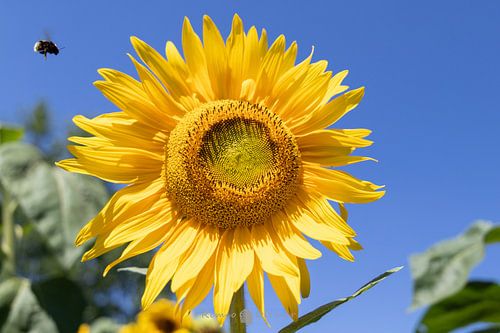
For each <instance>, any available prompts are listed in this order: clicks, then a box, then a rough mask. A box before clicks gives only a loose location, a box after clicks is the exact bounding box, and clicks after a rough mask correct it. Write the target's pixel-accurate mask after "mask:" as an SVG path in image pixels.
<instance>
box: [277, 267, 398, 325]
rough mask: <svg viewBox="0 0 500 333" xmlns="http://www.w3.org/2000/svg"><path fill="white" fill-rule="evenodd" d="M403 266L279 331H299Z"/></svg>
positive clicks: (387, 272) (383, 274) (391, 270)
mask: <svg viewBox="0 0 500 333" xmlns="http://www.w3.org/2000/svg"><path fill="white" fill-rule="evenodd" d="M401 268H403V267H395V268H393V269H390V270H388V271H386V272H384V273H382V274H380V275H379V276H377V277H376V278H374V279H373V280H371V281H370V282H368V283H367V284H365V285H364V286H362V287H361V288H359V289H358V290H357V291H356V292H355V293H354V294H352V295H351V296H348V297H344V298H340V299H338V300H335V301H333V302H330V303H327V304H324V305H322V306H320V307H319V308H316V309H314V310H313V311H311V312H309V313H307V314H305V315H303V316H301V317H299V319H298V320H297V321H294V322H293V323H291V324H290V325H288V326H286V327H284V328H282V329H281V330H280V331H279V333H294V332H297V331H298V330H299V329H301V328H303V327H304V326H307V325H310V324H312V323H314V322H317V321H318V320H320V319H321V318H322V317H323V316H324V315H326V314H327V313H328V312H330V311H332V310H333V309H335V308H336V307H337V306H339V305H341V304H344V303H345V302H347V301H350V300H351V299H353V298H355V297H358V296H359V295H361V294H362V293H364V292H365V291H367V290H368V289H370V288H372V287H374V286H375V285H376V284H378V283H379V282H381V281H382V280H384V279H385V278H387V277H388V276H389V275H391V274H393V273H396V272H397V271H399V270H400V269H401Z"/></svg>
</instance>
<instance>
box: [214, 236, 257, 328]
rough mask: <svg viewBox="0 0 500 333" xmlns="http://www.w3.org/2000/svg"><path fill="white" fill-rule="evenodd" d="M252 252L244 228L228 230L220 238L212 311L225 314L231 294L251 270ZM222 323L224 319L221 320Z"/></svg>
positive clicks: (248, 237) (249, 238)
mask: <svg viewBox="0 0 500 333" xmlns="http://www.w3.org/2000/svg"><path fill="white" fill-rule="evenodd" d="M253 261H254V251H253V249H252V246H251V234H250V231H249V230H248V229H247V228H246V227H237V228H235V229H234V231H233V230H230V231H229V230H228V231H226V232H225V233H224V235H223V236H222V238H221V241H220V245H219V250H218V252H217V257H216V271H215V285H214V310H215V312H216V313H218V314H227V312H228V311H229V306H230V304H231V299H232V297H233V294H234V293H235V292H236V291H237V290H238V289H239V288H240V287H241V286H242V285H243V282H244V281H245V280H246V278H247V277H248V275H249V274H250V273H251V271H252V269H253ZM221 319H222V322H223V319H224V318H221Z"/></svg>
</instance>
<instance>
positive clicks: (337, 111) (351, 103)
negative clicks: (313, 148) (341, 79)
mask: <svg viewBox="0 0 500 333" xmlns="http://www.w3.org/2000/svg"><path fill="white" fill-rule="evenodd" d="M363 95H364V87H361V88H358V89H354V90H351V91H349V92H347V93H345V94H343V95H340V96H339V97H337V98H335V99H333V100H332V101H331V102H330V103H328V104H326V105H325V106H324V107H323V108H321V109H319V110H317V111H315V112H314V113H313V114H312V115H311V117H309V118H307V119H304V121H303V122H302V123H297V124H296V125H294V126H293V127H292V128H291V130H292V132H293V133H295V134H296V135H299V134H305V133H309V132H313V131H316V130H319V129H323V128H326V127H328V126H330V125H332V124H333V123H335V122H336V121H337V120H339V119H340V118H342V117H343V116H344V115H345V114H346V113H347V112H349V111H351V110H352V109H354V108H355V107H356V106H358V104H359V102H360V101H361V99H362V98H363Z"/></svg>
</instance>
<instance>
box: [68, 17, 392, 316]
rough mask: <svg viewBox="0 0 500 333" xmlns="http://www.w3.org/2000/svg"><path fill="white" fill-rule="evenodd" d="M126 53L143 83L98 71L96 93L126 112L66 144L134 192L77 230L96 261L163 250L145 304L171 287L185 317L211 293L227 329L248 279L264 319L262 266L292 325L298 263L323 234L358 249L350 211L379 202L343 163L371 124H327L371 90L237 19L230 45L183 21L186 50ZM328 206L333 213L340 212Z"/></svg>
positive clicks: (344, 253) (343, 249) (301, 273)
mask: <svg viewBox="0 0 500 333" xmlns="http://www.w3.org/2000/svg"><path fill="white" fill-rule="evenodd" d="M131 42H132V45H133V47H134V49H135V51H136V52H137V54H138V56H139V58H140V59H141V60H142V62H143V63H144V65H143V64H141V63H140V62H138V61H137V60H136V59H135V58H134V57H133V56H130V58H131V60H132V62H133V64H134V66H135V68H136V70H137V72H138V77H139V79H138V80H136V79H134V78H132V77H130V76H128V75H127V74H124V73H121V72H118V71H116V70H112V69H101V70H99V73H100V74H101V75H102V76H103V78H104V80H103V81H97V82H96V83H95V85H96V87H97V88H99V89H100V90H101V91H102V93H103V94H104V95H105V96H106V97H107V98H108V99H109V100H111V101H112V102H113V103H114V104H116V105H117V106H118V108H119V109H120V110H121V111H119V112H114V113H107V114H103V115H101V116H98V117H96V118H94V119H87V118H85V117H83V116H76V117H75V118H74V122H75V123H76V124H77V125H78V126H79V127H80V128H82V129H83V130H85V131H87V132H88V133H90V134H92V135H94V136H93V137H71V138H69V140H70V141H72V142H74V143H76V144H77V145H75V146H69V150H70V151H71V153H72V154H73V155H74V156H75V158H71V159H67V160H64V161H61V162H59V163H58V165H59V166H60V167H62V168H64V169H66V170H68V171H72V172H79V173H83V174H90V175H94V176H97V177H99V178H101V179H104V180H107V181H110V182H114V183H123V184H128V186H127V187H125V188H123V189H121V190H119V191H118V192H117V193H116V194H115V195H114V196H113V197H112V198H111V199H110V201H109V202H108V204H107V205H106V206H105V207H104V208H103V210H102V211H101V212H100V213H99V214H98V215H97V216H96V217H95V218H94V219H93V220H92V221H90V222H89V223H88V224H87V225H86V226H85V227H84V228H83V229H82V230H81V232H80V233H79V235H78V237H77V239H76V244H77V245H81V244H83V243H84V242H86V241H87V240H89V239H92V238H94V237H95V238H96V241H95V244H94V246H93V247H92V248H91V249H90V250H89V251H88V252H87V253H85V255H84V256H83V260H90V259H93V258H95V257H97V256H100V255H101V254H103V253H105V252H108V251H110V250H112V249H115V248H117V247H119V246H122V245H124V244H128V245H127V247H126V248H125V249H124V251H123V253H122V255H121V256H120V257H119V258H118V259H117V260H115V261H114V262H112V263H111V264H110V265H109V266H108V267H107V268H106V270H105V272H104V273H105V274H106V273H108V271H109V270H110V269H111V268H112V267H113V266H115V265H116V264H118V263H120V262H122V261H124V260H126V259H128V258H131V257H133V256H136V255H139V254H141V253H144V252H146V251H150V250H153V249H155V248H158V247H159V250H158V251H157V252H156V253H155V255H154V257H153V259H152V261H151V263H150V265H149V268H148V272H147V276H146V288H145V292H144V295H143V298H142V305H143V307H144V308H147V307H148V306H149V305H150V304H151V303H152V302H153V301H154V299H155V298H156V297H157V296H158V294H159V293H160V292H161V290H162V289H163V288H164V287H165V285H166V284H167V283H168V282H169V281H170V282H171V289H172V291H173V292H174V293H175V294H176V295H177V302H178V305H179V306H181V310H182V312H183V313H185V312H188V311H191V310H192V309H193V308H194V307H196V306H197V305H198V304H199V303H200V302H201V301H202V300H203V299H204V298H205V297H206V296H207V294H208V293H209V291H210V290H211V289H212V287H213V303H214V310H215V313H216V314H217V318H218V320H219V321H220V322H221V323H222V322H223V321H224V318H225V314H227V313H228V310H229V306H230V303H231V299H232V297H233V294H234V293H235V292H236V291H237V290H238V289H239V288H240V287H241V286H242V285H243V283H244V282H245V281H246V282H247V284H248V289H249V292H250V295H251V297H252V299H253V300H254V302H255V304H256V306H257V308H258V309H259V311H260V312H261V314H262V316H264V313H265V310H264V276H263V274H264V272H265V273H267V276H268V277H269V280H270V282H271V285H272V287H273V289H274V290H275V291H276V293H277V295H278V297H279V299H280V300H281V302H282V304H283V305H284V307H285V308H286V310H287V311H288V313H289V314H290V316H291V317H292V318H294V319H296V318H297V315H298V304H299V303H300V302H301V298H302V297H307V296H308V294H309V289H310V286H309V273H308V270H307V267H306V264H305V260H304V259H317V258H319V257H320V256H321V252H320V251H319V250H317V249H316V248H314V247H313V246H312V245H311V244H310V243H309V241H308V240H307V239H306V238H305V237H304V235H305V236H308V237H310V238H312V239H315V240H319V241H320V242H321V243H322V244H323V245H324V246H326V247H327V248H328V249H330V250H332V251H335V252H336V253H337V254H338V255H339V256H341V257H342V258H344V259H346V260H353V256H352V254H351V252H350V250H358V249H361V246H360V245H359V244H358V243H357V242H356V241H355V240H354V238H353V237H355V235H356V233H355V232H354V231H353V229H351V228H350V227H349V225H348V224H347V222H346V221H347V212H346V209H345V207H344V204H345V203H366V202H371V201H374V200H376V199H379V198H380V197H382V196H383V194H384V192H383V191H378V190H379V189H380V186H377V185H374V184H373V183H371V182H368V181H363V180H359V179H357V178H355V177H353V176H351V175H350V174H348V173H346V172H344V171H339V170H336V169H335V168H337V167H340V166H344V165H348V164H352V163H357V162H361V161H365V160H368V159H370V158H367V157H361V156H352V155H351V153H352V152H353V151H354V150H355V149H357V148H361V147H366V146H369V145H370V144H371V143H372V142H371V141H369V140H367V139H365V137H366V136H368V135H369V134H370V131H369V130H366V129H326V128H327V127H329V126H330V125H332V124H333V123H335V122H336V121H337V120H339V119H340V118H341V117H343V116H344V115H345V114H346V113H348V112H349V111H351V110H352V109H354V108H355V107H356V106H357V105H358V103H359V102H360V100H361V98H362V97H363V92H364V89H363V88H358V89H354V90H351V91H348V92H345V90H347V89H348V87H347V86H345V85H342V81H343V79H344V78H345V77H346V75H347V71H342V72H339V73H337V74H335V75H333V74H332V72H330V71H327V70H326V68H327V62H326V61H323V60H322V61H318V62H311V59H312V53H311V55H310V56H309V57H307V58H306V59H305V60H303V61H302V62H300V63H298V64H296V55H297V44H296V43H295V42H293V43H292V44H291V45H290V46H289V47H288V48H287V47H286V42H285V37H284V36H283V35H281V36H279V37H278V38H277V39H276V40H275V41H274V42H273V43H272V44H271V46H270V47H269V46H268V41H267V34H266V31H265V30H262V32H261V33H260V36H259V34H258V32H257V30H256V28H255V27H251V28H250V29H249V30H248V31H247V32H245V30H244V29H243V24H242V21H241V19H240V18H239V17H238V16H237V15H235V16H234V19H233V25H232V30H231V33H230V34H229V37H228V38H227V40H224V39H223V38H222V36H221V35H220V33H219V30H218V29H217V27H216V26H215V24H214V23H213V22H212V20H211V19H210V17H208V16H205V17H204V20H203V42H202V41H201V40H200V38H199V37H198V35H197V34H196V33H195V32H194V31H193V28H192V27H191V24H190V22H189V20H188V19H187V18H186V19H185V21H184V27H183V32H182V49H183V54H184V58H183V57H182V56H181V54H180V53H179V51H178V50H177V48H176V47H175V46H174V44H173V43H171V42H167V44H166V58H165V57H164V56H162V55H160V54H159V53H158V52H157V51H155V50H154V49H153V48H151V47H150V46H149V45H148V44H146V43H145V42H143V41H141V40H140V39H138V38H136V37H132V38H131ZM330 201H332V202H333V203H335V204H336V205H338V211H339V212H337V211H336V210H335V209H334V208H333V207H332V206H331V205H330Z"/></svg>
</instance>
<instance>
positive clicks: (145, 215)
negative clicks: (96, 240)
mask: <svg viewBox="0 0 500 333" xmlns="http://www.w3.org/2000/svg"><path fill="white" fill-rule="evenodd" d="M174 217H175V215H174V212H173V211H172V204H171V202H170V200H168V199H167V198H161V199H160V200H158V201H157V202H155V203H154V205H153V206H152V207H151V208H150V209H148V210H145V211H142V212H140V213H139V214H137V215H136V216H134V217H131V218H129V219H127V220H124V221H122V222H120V223H119V224H118V225H117V226H116V227H114V228H113V230H111V232H110V233H109V235H108V236H107V237H106V238H105V240H104V244H105V245H106V246H113V245H114V244H124V243H127V242H130V241H132V240H135V239H137V238H141V237H144V236H145V235H147V234H149V233H154V232H157V230H158V229H160V228H161V227H163V226H165V225H166V224H169V223H171V222H172V220H173V219H174Z"/></svg>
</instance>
